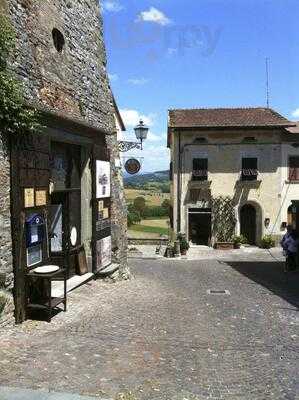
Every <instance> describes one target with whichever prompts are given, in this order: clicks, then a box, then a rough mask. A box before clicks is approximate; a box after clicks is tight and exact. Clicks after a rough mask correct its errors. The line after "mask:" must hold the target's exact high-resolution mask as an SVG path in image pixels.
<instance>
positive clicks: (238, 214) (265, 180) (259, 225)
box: [168, 108, 299, 245]
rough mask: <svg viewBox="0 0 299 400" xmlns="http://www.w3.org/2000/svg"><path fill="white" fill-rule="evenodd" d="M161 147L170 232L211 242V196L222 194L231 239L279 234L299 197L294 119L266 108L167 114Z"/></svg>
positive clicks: (255, 240)
mask: <svg viewBox="0 0 299 400" xmlns="http://www.w3.org/2000/svg"><path fill="white" fill-rule="evenodd" d="M168 146H169V147H170V151H171V179H172V189H171V190H172V199H173V215H172V219H173V220H172V224H173V230H174V233H175V234H177V233H178V232H182V233H185V234H186V236H187V238H188V239H189V240H190V242H191V243H193V244H200V245H213V243H214V241H215V238H214V237H213V234H212V231H213V229H212V224H213V206H212V204H213V199H215V198H217V197H219V196H222V197H226V196H229V197H230V198H231V199H232V202H233V205H234V212H235V219H236V227H235V234H237V235H238V234H243V235H244V236H246V237H247V239H248V241H249V243H251V244H256V245H258V244H260V241H261V238H262V237H263V236H264V235H265V234H271V235H273V236H274V237H275V238H276V239H278V238H280V237H281V235H282V234H283V233H284V231H285V226H286V224H287V223H288V221H290V213H291V210H290V208H291V207H290V206H291V204H292V201H293V200H296V199H299V175H298V172H299V151H298V146H299V133H298V130H297V129H296V124H295V123H294V122H291V121H288V120H287V119H286V118H284V117H283V116H281V115H280V114H278V113H277V112H275V111H273V110H271V109H269V108H230V109H189V110H170V111H169V125H168ZM288 214H289V215H288Z"/></svg>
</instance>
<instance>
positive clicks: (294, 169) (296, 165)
mask: <svg viewBox="0 0 299 400" xmlns="http://www.w3.org/2000/svg"><path fill="white" fill-rule="evenodd" d="M289 180H290V181H299V157H290V158H289Z"/></svg>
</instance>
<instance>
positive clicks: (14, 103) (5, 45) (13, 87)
mask: <svg viewBox="0 0 299 400" xmlns="http://www.w3.org/2000/svg"><path fill="white" fill-rule="evenodd" d="M14 47H15V33H14V30H13V28H12V26H11V24H10V22H9V20H8V18H6V17H5V16H4V15H0V130H1V134H2V135H4V137H9V136H11V135H16V134H18V135H21V136H24V135H28V134H31V133H35V132H37V131H39V130H40V125H39V115H38V113H37V111H36V110H33V109H30V108H28V107H27V106H26V105H25V102H24V95H23V87H22V84H21V82H19V81H18V80H17V79H16V78H15V77H14V75H13V74H12V72H11V71H9V69H8V59H9V57H11V56H12V53H13V50H14Z"/></svg>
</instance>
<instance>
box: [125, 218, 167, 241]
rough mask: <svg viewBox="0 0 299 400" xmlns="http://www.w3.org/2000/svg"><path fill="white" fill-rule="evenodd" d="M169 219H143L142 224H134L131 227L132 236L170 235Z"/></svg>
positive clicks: (156, 236) (130, 234) (155, 236)
mask: <svg viewBox="0 0 299 400" xmlns="http://www.w3.org/2000/svg"><path fill="white" fill-rule="evenodd" d="M167 221H168V219H156V220H153V219H151V220H148V219H146V220H143V221H141V223H140V224H136V225H132V226H131V227H130V229H129V237H130V238H137V239H141V238H142V239H143V238H159V237H160V235H168V225H167Z"/></svg>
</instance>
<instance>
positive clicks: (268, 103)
mask: <svg viewBox="0 0 299 400" xmlns="http://www.w3.org/2000/svg"><path fill="white" fill-rule="evenodd" d="M269 66H270V60H269V58H268V57H267V58H266V95H267V108H269V107H270V88H269Z"/></svg>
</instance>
